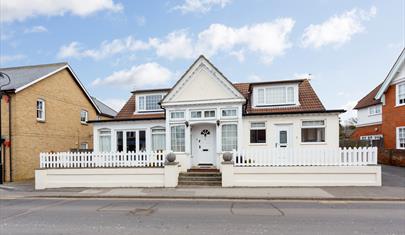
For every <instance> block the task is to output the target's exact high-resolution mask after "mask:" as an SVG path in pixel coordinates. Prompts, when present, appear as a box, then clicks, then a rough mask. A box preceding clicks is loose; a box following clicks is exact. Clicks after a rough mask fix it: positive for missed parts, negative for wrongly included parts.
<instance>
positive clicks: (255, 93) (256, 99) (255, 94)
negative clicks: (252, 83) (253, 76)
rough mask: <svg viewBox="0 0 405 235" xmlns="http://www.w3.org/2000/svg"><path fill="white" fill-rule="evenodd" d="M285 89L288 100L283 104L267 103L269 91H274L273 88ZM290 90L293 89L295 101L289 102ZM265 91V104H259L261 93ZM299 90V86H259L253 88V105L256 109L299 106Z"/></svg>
mask: <svg viewBox="0 0 405 235" xmlns="http://www.w3.org/2000/svg"><path fill="white" fill-rule="evenodd" d="M280 87H281V88H284V89H285V97H286V100H285V102H281V103H267V101H266V97H267V92H268V90H269V89H273V88H280ZM288 88H292V89H293V95H294V97H293V101H292V102H289V101H288V92H287V91H288ZM261 90H262V91H263V95H264V97H263V99H264V100H263V103H259V91H261ZM298 92H299V90H298V84H281V85H269V86H257V87H254V88H253V104H254V107H265V106H283V105H286V106H288V105H299V101H298V98H299V94H298Z"/></svg>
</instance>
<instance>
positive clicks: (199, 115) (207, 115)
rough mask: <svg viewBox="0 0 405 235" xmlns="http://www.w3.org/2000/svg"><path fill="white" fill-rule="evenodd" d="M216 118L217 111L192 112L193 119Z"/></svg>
mask: <svg viewBox="0 0 405 235" xmlns="http://www.w3.org/2000/svg"><path fill="white" fill-rule="evenodd" d="M215 116H216V113H215V110H198V111H191V112H190V117H191V119H198V118H215Z"/></svg>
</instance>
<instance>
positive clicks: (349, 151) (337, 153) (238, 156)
mask: <svg viewBox="0 0 405 235" xmlns="http://www.w3.org/2000/svg"><path fill="white" fill-rule="evenodd" d="M233 159H234V165H235V166H239V167H249V166H366V165H376V164H377V147H367V148H334V149H328V148H318V149H307V148H302V149H299V148H277V149H276V148H274V149H256V148H255V149H253V148H250V149H242V150H239V151H236V150H234V151H233Z"/></svg>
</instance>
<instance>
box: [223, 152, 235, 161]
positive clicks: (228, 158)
mask: <svg viewBox="0 0 405 235" xmlns="http://www.w3.org/2000/svg"><path fill="white" fill-rule="evenodd" d="M232 157H233V156H232V153H231V152H225V153H224V154H222V158H223V159H224V161H225V162H230V161H232Z"/></svg>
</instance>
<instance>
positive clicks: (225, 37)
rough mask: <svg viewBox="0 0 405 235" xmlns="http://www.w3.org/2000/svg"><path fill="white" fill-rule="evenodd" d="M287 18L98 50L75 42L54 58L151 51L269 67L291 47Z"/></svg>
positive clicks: (122, 43) (181, 32)
mask: <svg viewBox="0 0 405 235" xmlns="http://www.w3.org/2000/svg"><path fill="white" fill-rule="evenodd" d="M294 23H295V22H294V20H292V19H290V18H281V19H276V20H274V21H271V22H265V23H259V24H253V25H249V26H243V27H240V28H234V27H229V26H226V25H223V24H212V25H210V26H209V27H208V28H207V29H205V30H203V31H201V32H200V33H198V34H197V36H195V37H193V35H190V34H189V33H188V31H187V30H185V29H182V30H176V31H173V32H171V33H169V34H167V35H166V36H165V37H163V38H156V37H153V38H150V39H149V40H147V41H145V40H143V41H142V40H135V39H134V38H133V37H132V36H128V37H127V38H123V39H114V40H112V41H110V42H108V41H104V42H103V43H102V44H101V45H100V47H99V48H98V49H84V48H83V47H82V45H81V44H80V43H79V42H71V43H70V44H68V45H63V46H62V47H61V48H60V49H59V53H58V57H59V58H67V57H75V58H85V57H88V58H93V59H96V60H97V59H102V58H106V57H109V56H112V55H115V54H118V53H126V52H128V51H130V52H133V51H139V50H147V49H154V50H155V53H156V55H157V56H158V57H164V58H167V59H170V60H173V59H190V58H195V57H197V56H198V55H199V54H204V55H206V56H214V55H216V54H217V53H221V52H224V53H228V54H229V55H231V56H234V57H235V58H237V59H238V60H239V61H241V62H243V61H244V59H245V53H248V52H251V53H258V54H259V56H260V58H261V59H262V61H263V62H264V63H267V64H270V63H272V61H273V59H274V58H275V57H277V56H281V55H283V54H284V52H285V50H287V49H288V48H290V47H291V46H292V44H291V42H290V41H289V34H290V32H291V30H292V28H293V26H294Z"/></svg>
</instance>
